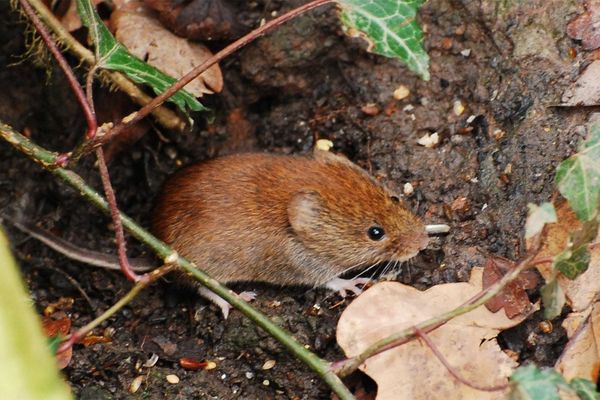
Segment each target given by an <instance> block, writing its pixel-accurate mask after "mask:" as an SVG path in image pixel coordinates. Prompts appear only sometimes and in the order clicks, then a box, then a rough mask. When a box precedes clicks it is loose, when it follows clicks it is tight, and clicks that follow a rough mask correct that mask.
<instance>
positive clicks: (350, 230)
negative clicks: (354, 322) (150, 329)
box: [153, 150, 427, 286]
mask: <svg viewBox="0 0 600 400" xmlns="http://www.w3.org/2000/svg"><path fill="white" fill-rule="evenodd" d="M372 226H379V227H382V228H383V229H384V230H385V236H384V237H383V238H382V239H381V240H372V239H370V238H369V236H368V234H367V232H368V230H369V228H370V227H372ZM153 230H154V232H155V233H156V235H157V236H158V237H159V238H161V239H163V240H164V241H165V242H167V243H169V244H171V245H172V246H173V247H174V248H175V249H176V250H177V251H178V252H179V253H180V254H181V255H183V256H185V257H187V258H189V259H190V260H192V261H194V262H195V263H196V265H197V266H198V267H199V268H201V269H204V270H205V271H206V272H207V273H208V274H209V275H211V276H212V277H214V278H215V279H217V280H219V281H221V282H233V281H263V282H270V283H275V284H280V285H287V284H303V285H311V286H318V285H321V284H323V283H325V282H327V281H329V280H331V279H333V278H335V277H337V276H338V275H340V274H341V273H343V272H345V271H346V270H348V269H351V268H354V267H360V266H367V265H371V264H374V263H376V262H381V261H402V260H405V259H408V258H410V257H412V256H414V255H415V254H416V253H417V252H418V251H419V250H421V249H422V248H424V247H425V246H426V244H427V234H426V233H425V228H424V226H423V224H422V223H421V221H420V220H419V219H418V218H417V217H416V216H415V215H413V214H412V213H411V212H410V211H408V210H406V209H405V208H403V207H402V206H401V205H400V204H399V203H398V199H397V198H396V197H393V196H391V194H390V193H388V192H387V191H386V190H385V189H384V188H383V187H382V186H381V185H380V184H379V183H377V182H376V181H375V180H374V179H372V178H371V177H370V176H369V175H368V174H367V173H366V172H365V171H364V170H362V169H361V168H359V167H358V166H356V165H355V164H353V163H351V162H350V161H349V160H347V159H346V158H344V157H340V156H336V155H334V154H331V153H329V152H324V151H318V150H317V151H315V153H314V155H313V156H312V157H300V156H276V155H267V154H240V155H232V156H226V157H221V158H217V159H214V160H211V161H207V162H203V163H200V164H195V165H192V166H190V167H187V168H185V169H183V170H182V171H180V172H178V173H177V174H175V175H174V176H173V177H172V178H170V179H169V180H168V181H167V183H166V184H165V186H164V188H163V191H162V194H161V195H160V196H159V198H158V201H157V204H156V207H155V211H154V216H153Z"/></svg>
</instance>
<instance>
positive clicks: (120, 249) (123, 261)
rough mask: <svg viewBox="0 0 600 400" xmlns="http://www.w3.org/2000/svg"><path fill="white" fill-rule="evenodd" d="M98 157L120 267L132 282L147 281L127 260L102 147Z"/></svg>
mask: <svg viewBox="0 0 600 400" xmlns="http://www.w3.org/2000/svg"><path fill="white" fill-rule="evenodd" d="M96 156H97V158H98V170H99V171H100V177H101V178H102V186H104V193H105V194H106V201H107V202H108V206H109V208H110V215H111V217H112V220H113V226H114V229H115V238H116V241H117V254H118V257H119V265H120V266H121V271H122V272H123V275H125V277H126V278H127V279H129V280H130V281H132V282H139V281H142V280H147V279H148V275H138V274H136V273H135V272H134V271H133V268H132V267H131V264H129V259H128V258H127V246H126V245H125V234H124V233H123V224H122V223H121V215H120V214H121V213H120V212H119V208H118V207H117V199H116V197H115V192H114V190H113V188H112V185H111V184H110V176H109V175H108V168H107V167H106V161H105V160H104V151H103V150H102V147H98V148H97V149H96Z"/></svg>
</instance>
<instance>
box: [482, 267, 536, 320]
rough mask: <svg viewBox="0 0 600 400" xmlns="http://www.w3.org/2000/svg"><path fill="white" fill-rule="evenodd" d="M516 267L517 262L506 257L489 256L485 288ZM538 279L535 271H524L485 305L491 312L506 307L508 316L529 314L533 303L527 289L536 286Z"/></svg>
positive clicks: (505, 310)
mask: <svg viewBox="0 0 600 400" xmlns="http://www.w3.org/2000/svg"><path fill="white" fill-rule="evenodd" d="M514 267H515V263H514V262H512V261H510V260H507V259H506V258H503V257H498V256H488V258H487V260H486V263H485V267H484V270H483V287H484V289H485V288H487V287H489V286H491V285H493V284H494V283H496V282H497V281H499V280H500V279H501V278H502V277H503V276H504V275H506V274H507V273H508V272H509V271H510V270H511V269H513V268H514ZM538 281H539V279H538V275H536V273H535V272H534V271H523V272H522V273H521V274H520V275H519V276H518V277H517V279H515V280H513V281H512V282H511V283H509V284H508V285H506V286H505V287H504V290H502V291H501V292H500V293H498V295H496V296H494V297H493V298H492V299H491V300H490V301H488V302H487V303H486V304H485V306H486V307H487V309H488V310H490V311H491V312H496V311H499V310H500V309H501V308H504V312H505V313H506V316H507V317H508V318H514V317H516V316H517V315H525V314H528V313H529V311H531V308H532V307H533V304H531V302H530V301H529V296H527V292H525V290H526V289H533V288H535V287H536V286H537V284H538Z"/></svg>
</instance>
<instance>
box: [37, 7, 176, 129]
mask: <svg viewBox="0 0 600 400" xmlns="http://www.w3.org/2000/svg"><path fill="white" fill-rule="evenodd" d="M28 2H29V4H30V5H31V7H33V8H34V9H35V11H36V12H37V14H38V15H39V17H40V19H41V20H42V21H43V22H44V23H45V24H46V26H48V28H50V29H51V30H52V32H53V33H54V35H55V36H56V38H57V40H58V41H60V42H61V44H63V45H64V46H65V47H66V49H67V50H69V51H70V52H71V53H73V54H74V55H75V56H76V57H77V58H79V59H80V60H81V61H83V62H85V63H86V64H88V65H90V66H93V65H95V63H96V59H95V57H94V53H92V52H91V51H89V50H88V49H86V48H85V47H84V46H82V45H81V44H80V43H79V42H78V41H77V39H75V38H74V37H73V36H72V35H71V34H70V33H69V32H68V31H67V30H66V29H65V28H64V26H63V25H62V24H61V23H60V21H59V20H57V19H56V17H55V16H54V14H52V12H51V11H50V10H48V8H47V7H46V6H45V5H44V3H43V1H42V0H28ZM101 76H102V77H104V78H105V80H110V81H112V83H114V84H115V85H116V86H117V87H118V88H119V89H121V90H122V91H123V92H125V93H127V95H129V97H131V99H132V100H133V101H135V102H136V103H138V104H140V105H142V106H143V105H144V104H148V103H149V102H150V100H152V97H150V96H148V95H147V94H145V93H144V92H143V91H142V90H141V89H140V88H139V87H137V86H136V85H135V84H134V83H133V82H131V81H130V80H129V79H128V78H127V77H125V75H123V74H121V73H120V72H109V71H103V72H102V74H101ZM152 114H153V115H154V117H155V118H156V120H157V121H158V123H160V124H161V125H162V126H164V127H165V128H167V129H172V130H176V131H183V130H185V129H186V127H187V123H186V121H185V120H183V119H182V118H181V117H179V116H178V115H177V114H176V113H175V112H173V111H171V110H169V109H168V108H166V107H158V108H156V109H154V110H153V111H152Z"/></svg>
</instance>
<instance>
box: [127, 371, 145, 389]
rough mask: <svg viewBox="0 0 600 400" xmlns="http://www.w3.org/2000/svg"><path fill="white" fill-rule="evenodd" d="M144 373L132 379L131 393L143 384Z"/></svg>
mask: <svg viewBox="0 0 600 400" xmlns="http://www.w3.org/2000/svg"><path fill="white" fill-rule="evenodd" d="M144 378H145V376H144V375H138V376H136V377H135V378H134V379H133V380H132V381H131V384H129V393H135V392H137V391H138V390H139V388H140V386H142V383H143V382H144Z"/></svg>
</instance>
